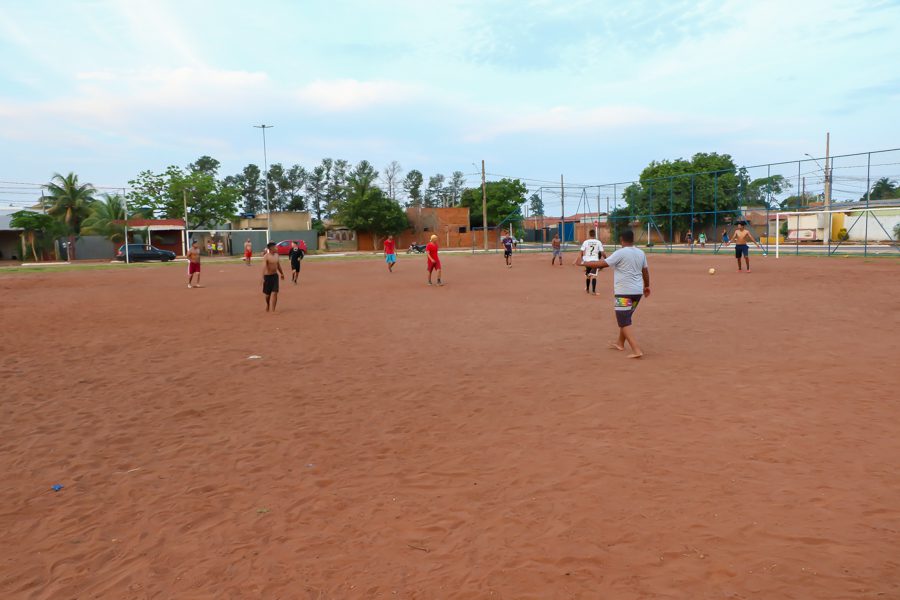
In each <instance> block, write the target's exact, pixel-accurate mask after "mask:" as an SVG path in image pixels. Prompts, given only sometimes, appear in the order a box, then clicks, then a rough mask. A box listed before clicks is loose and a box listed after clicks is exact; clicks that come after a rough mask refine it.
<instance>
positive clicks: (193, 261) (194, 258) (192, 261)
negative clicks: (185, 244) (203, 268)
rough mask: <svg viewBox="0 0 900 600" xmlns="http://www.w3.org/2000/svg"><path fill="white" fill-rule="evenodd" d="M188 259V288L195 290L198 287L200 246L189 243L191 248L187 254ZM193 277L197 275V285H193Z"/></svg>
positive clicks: (195, 243)
mask: <svg viewBox="0 0 900 600" xmlns="http://www.w3.org/2000/svg"><path fill="white" fill-rule="evenodd" d="M187 259H188V287H189V288H195V287H201V286H200V244H198V243H197V242H193V243H191V247H190V248H189V249H188V253H187ZM194 275H197V283H194Z"/></svg>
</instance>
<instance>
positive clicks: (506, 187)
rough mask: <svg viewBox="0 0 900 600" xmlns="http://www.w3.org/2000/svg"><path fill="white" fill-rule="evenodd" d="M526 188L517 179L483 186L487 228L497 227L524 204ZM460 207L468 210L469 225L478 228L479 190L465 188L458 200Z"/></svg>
mask: <svg viewBox="0 0 900 600" xmlns="http://www.w3.org/2000/svg"><path fill="white" fill-rule="evenodd" d="M527 191H528V188H527V187H525V184H524V183H522V182H521V181H519V180H518V179H501V180H500V181H489V182H488V183H487V184H486V185H485V195H486V198H487V211H488V214H487V216H488V219H487V221H488V226H491V225H497V224H498V223H500V221H502V220H504V219H506V218H507V217H509V216H510V215H512V214H513V213H514V212H516V211H518V210H519V209H520V207H521V206H522V205H523V204H524V203H525V202H526V198H525V194H526V192H527ZM460 206H465V207H466V208H468V209H469V224H470V225H471V226H472V227H480V226H481V224H482V219H481V188H480V187H478V188H467V189H466V190H465V191H464V192H463V193H462V197H461V198H460Z"/></svg>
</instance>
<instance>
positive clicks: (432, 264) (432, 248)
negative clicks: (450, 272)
mask: <svg viewBox="0 0 900 600" xmlns="http://www.w3.org/2000/svg"><path fill="white" fill-rule="evenodd" d="M437 240H438V236H436V235H432V236H431V241H430V242H428V245H427V246H425V257H426V258H427V260H428V285H432V283H431V273H432V271H437V284H438V285H444V284H443V283H442V282H441V259H440V258H438V245H437Z"/></svg>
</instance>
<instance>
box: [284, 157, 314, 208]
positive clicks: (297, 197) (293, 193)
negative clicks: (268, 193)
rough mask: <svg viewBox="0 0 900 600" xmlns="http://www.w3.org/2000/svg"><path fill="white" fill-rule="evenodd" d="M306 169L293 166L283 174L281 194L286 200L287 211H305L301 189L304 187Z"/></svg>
mask: <svg viewBox="0 0 900 600" xmlns="http://www.w3.org/2000/svg"><path fill="white" fill-rule="evenodd" d="M307 175H308V174H307V172H306V169H304V168H303V167H301V166H300V165H294V166H293V167H291V168H290V169H289V170H288V172H287V173H285V179H284V190H283V192H282V193H283V194H284V195H285V198H286V199H287V206H286V208H287V210H306V202H305V201H304V196H303V188H304V187H305V186H306V178H307Z"/></svg>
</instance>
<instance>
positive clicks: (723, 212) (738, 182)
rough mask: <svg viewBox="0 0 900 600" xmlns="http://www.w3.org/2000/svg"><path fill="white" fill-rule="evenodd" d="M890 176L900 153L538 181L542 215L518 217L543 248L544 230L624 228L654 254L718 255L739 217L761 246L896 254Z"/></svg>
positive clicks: (895, 190)
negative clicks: (589, 180)
mask: <svg viewBox="0 0 900 600" xmlns="http://www.w3.org/2000/svg"><path fill="white" fill-rule="evenodd" d="M898 182H900V149H890V150H879V151H872V152H864V153H858V154H845V155H837V156H831V157H828V158H827V159H826V158H813V157H811V156H810V157H809V158H806V159H803V160H797V161H790V162H780V163H768V164H763V165H753V166H745V167H736V168H734V169H727V170H720V171H700V172H695V173H686V174H678V175H673V176H670V177H661V178H653V179H650V178H644V179H639V180H632V181H622V182H616V183H610V184H602V185H581V184H574V185H573V184H569V185H566V184H564V183H562V182H561V183H560V184H555V185H554V184H542V185H538V186H532V187H531V190H530V191H531V192H533V193H537V194H539V196H540V198H541V200H542V204H543V207H544V215H545V216H544V217H535V216H531V217H528V215H527V214H526V219H525V222H526V230H527V229H531V230H532V231H533V233H532V234H530V237H531V238H532V239H534V243H535V244H539V246H540V248H541V249H544V250H545V249H548V248H547V245H546V244H545V243H544V239H546V233H545V232H551V233H550V235H552V233H556V232H558V233H560V234H561V236H562V237H563V241H564V242H569V243H571V242H577V241H580V240H579V233H580V235H584V233H585V232H586V231H587V229H588V228H595V229H597V230H598V232H599V234H600V237H601V239H602V240H603V241H604V242H606V243H611V244H612V245H615V242H616V239H617V234H618V232H620V231H622V230H623V229H627V228H630V229H632V230H633V231H634V233H635V240H636V243H638V244H639V245H644V246H647V247H648V249H649V250H650V251H653V252H690V253H693V252H718V251H719V250H720V248H721V246H722V244H723V240H725V239H728V238H730V237H731V236H732V235H733V231H734V228H735V226H736V224H737V223H738V222H740V221H743V222H745V223H746V226H747V229H749V230H750V232H751V233H752V234H753V235H754V237H755V238H756V239H757V240H759V241H760V243H761V244H762V246H763V247H764V248H765V250H766V251H769V250H773V251H774V249H775V246H776V245H778V246H779V249H780V251H781V253H782V254H783V253H785V252H792V253H795V254H823V255H825V254H827V255H832V254H857V253H858V254H862V255H869V254H896V255H900V245H898V237H900V183H898ZM824 211H830V212H824ZM787 213H791V214H789V215H788V214H787ZM776 221H777V224H776ZM529 225H530V226H531V227H529ZM526 237H528V236H526ZM573 238H574V239H573ZM604 238H605V239H604ZM701 242H702V243H701Z"/></svg>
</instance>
